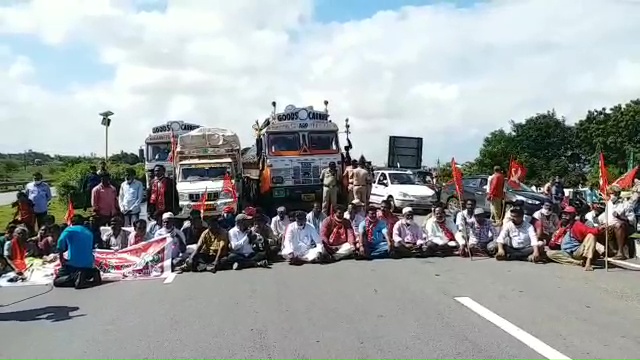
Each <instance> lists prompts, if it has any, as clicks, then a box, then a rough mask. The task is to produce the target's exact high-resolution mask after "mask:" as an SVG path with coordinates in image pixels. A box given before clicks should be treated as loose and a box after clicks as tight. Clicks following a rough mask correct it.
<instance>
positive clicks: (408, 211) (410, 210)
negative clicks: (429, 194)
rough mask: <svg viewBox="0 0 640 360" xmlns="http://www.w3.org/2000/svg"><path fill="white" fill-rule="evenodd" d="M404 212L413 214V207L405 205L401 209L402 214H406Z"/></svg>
mask: <svg viewBox="0 0 640 360" xmlns="http://www.w3.org/2000/svg"><path fill="white" fill-rule="evenodd" d="M406 214H413V208H411V207H409V206H407V207H406V208H403V209H402V215H406Z"/></svg>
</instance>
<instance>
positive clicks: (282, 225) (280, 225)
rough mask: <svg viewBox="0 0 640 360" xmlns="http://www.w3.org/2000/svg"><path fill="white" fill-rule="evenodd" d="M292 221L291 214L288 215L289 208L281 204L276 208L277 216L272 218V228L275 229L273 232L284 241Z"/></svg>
mask: <svg viewBox="0 0 640 360" xmlns="http://www.w3.org/2000/svg"><path fill="white" fill-rule="evenodd" d="M290 223H291V220H290V219H289V216H287V209H286V208H285V207H284V206H280V207H279V208H278V209H277V210H276V216H274V217H273V219H271V230H273V233H274V234H275V235H276V238H277V239H278V240H279V241H281V242H282V241H283V239H284V233H285V231H286V229H287V226H289V224H290Z"/></svg>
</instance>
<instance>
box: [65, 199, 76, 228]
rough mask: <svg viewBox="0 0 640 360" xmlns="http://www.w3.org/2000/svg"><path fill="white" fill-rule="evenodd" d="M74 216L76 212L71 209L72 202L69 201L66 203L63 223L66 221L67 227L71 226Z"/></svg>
mask: <svg viewBox="0 0 640 360" xmlns="http://www.w3.org/2000/svg"><path fill="white" fill-rule="evenodd" d="M75 214H76V210H75V209H74V208H73V202H71V199H69V201H68V202H67V213H66V214H65V215H64V221H66V223H67V225H69V226H71V219H73V216H74V215H75Z"/></svg>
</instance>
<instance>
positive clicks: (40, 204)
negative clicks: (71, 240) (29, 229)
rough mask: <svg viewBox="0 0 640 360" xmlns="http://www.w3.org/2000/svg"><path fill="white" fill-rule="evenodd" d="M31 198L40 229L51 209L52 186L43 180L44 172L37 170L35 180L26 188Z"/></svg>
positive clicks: (34, 175)
mask: <svg viewBox="0 0 640 360" xmlns="http://www.w3.org/2000/svg"><path fill="white" fill-rule="evenodd" d="M25 190H26V191H25V192H26V193H27V196H29V200H31V201H32V202H33V212H34V213H35V215H36V222H37V223H38V225H37V228H36V230H37V229H40V228H41V227H42V226H43V225H44V223H45V218H46V217H47V212H48V211H49V202H50V201H51V188H50V187H49V184H47V183H46V182H44V181H42V174H41V173H39V172H37V173H34V174H33V181H32V182H30V183H28V184H27V186H26V189H25Z"/></svg>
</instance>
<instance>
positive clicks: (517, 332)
mask: <svg viewBox="0 0 640 360" xmlns="http://www.w3.org/2000/svg"><path fill="white" fill-rule="evenodd" d="M453 299H454V300H456V301H457V302H459V303H460V304H462V305H464V306H466V307H467V308H468V309H469V310H471V311H473V312H475V313H476V314H478V315H480V316H482V317H483V318H485V319H486V320H488V321H489V322H491V323H492V324H493V325H495V326H497V327H499V328H500V329H502V330H503V331H504V332H506V333H507V334H509V335H511V336H513V337H514V338H516V339H518V340H520V342H522V343H523V344H525V345H527V346H528V347H530V348H531V349H533V351H535V352H537V353H538V354H540V355H542V356H544V357H546V358H547V359H553V360H556V359H557V360H571V358H569V357H568V356H566V355H564V354H563V353H561V352H559V351H558V350H556V349H554V348H552V347H551V346H549V345H547V344H545V343H543V342H542V341H541V340H540V339H538V338H536V337H535V336H533V335H531V334H529V333H528V332H526V331H524V330H522V329H520V328H519V327H517V326H515V325H514V324H512V323H510V322H509V321H507V320H506V319H504V318H502V317H501V316H500V315H498V314H496V313H494V312H493V311H491V310H489V309H487V308H486V307H484V306H482V305H480V304H479V303H477V302H475V301H474V300H473V299H471V298H469V297H455V298H453Z"/></svg>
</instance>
